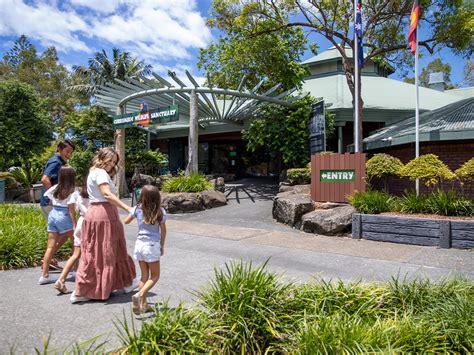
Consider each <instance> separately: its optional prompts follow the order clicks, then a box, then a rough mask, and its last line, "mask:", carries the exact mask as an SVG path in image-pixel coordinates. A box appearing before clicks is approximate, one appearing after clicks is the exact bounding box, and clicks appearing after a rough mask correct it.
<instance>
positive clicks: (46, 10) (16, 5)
mask: <svg viewBox="0 0 474 355" xmlns="http://www.w3.org/2000/svg"><path fill="white" fill-rule="evenodd" d="M0 18H1V19H2V21H1V22H0V35H1V36H5V35H6V36H11V35H21V34H25V35H26V36H27V37H30V38H34V39H36V40H38V41H40V43H41V44H42V45H44V46H51V45H53V46H55V47H56V48H57V49H58V50H62V51H67V50H76V51H85V52H89V48H88V46H87V45H86V43H85V42H84V41H82V40H80V39H79V37H78V35H79V34H80V33H81V32H85V31H86V30H87V28H88V25H87V24H86V22H85V21H84V20H83V19H81V18H80V17H79V16H78V15H77V14H76V13H74V12H70V11H62V12H61V11H60V10H59V9H58V8H57V7H56V6H54V5H49V4H46V3H41V4H38V5H36V6H35V5H27V4H25V3H23V1H19V0H17V1H15V0H2V1H1V2H0Z"/></svg>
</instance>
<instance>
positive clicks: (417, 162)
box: [400, 154, 456, 186]
mask: <svg viewBox="0 0 474 355" xmlns="http://www.w3.org/2000/svg"><path fill="white" fill-rule="evenodd" d="M400 176H404V177H408V178H409V179H410V180H416V179H420V180H421V181H423V183H424V184H425V185H426V186H435V185H438V184H440V185H442V183H443V181H446V180H452V179H454V178H455V177H456V175H454V173H453V172H452V171H451V170H450V169H449V168H448V167H447V166H446V165H445V164H444V163H443V162H442V161H441V160H440V159H439V158H438V156H437V155H434V154H425V155H420V156H419V157H418V158H415V159H413V160H410V161H409V162H408V163H407V164H406V165H405V166H404V167H402V168H401V169H400Z"/></svg>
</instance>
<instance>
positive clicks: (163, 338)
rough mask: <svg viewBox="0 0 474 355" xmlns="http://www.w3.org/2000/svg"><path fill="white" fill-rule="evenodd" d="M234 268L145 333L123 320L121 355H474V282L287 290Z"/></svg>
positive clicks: (160, 312) (395, 281)
mask: <svg viewBox="0 0 474 355" xmlns="http://www.w3.org/2000/svg"><path fill="white" fill-rule="evenodd" d="M265 265H266V264H264V265H263V266H261V267H257V268H254V267H252V265H251V264H249V263H244V262H242V261H241V262H233V263H230V264H226V265H225V267H224V268H223V269H222V270H218V269H216V270H215V277H214V279H213V280H212V281H211V282H210V284H209V285H208V286H207V287H205V288H204V289H202V290H201V291H198V292H195V293H194V295H195V296H197V306H194V307H192V308H189V309H186V308H184V306H182V305H178V306H177V307H176V308H169V307H168V306H167V305H164V306H163V307H162V308H159V309H156V312H155V315H154V317H151V318H149V319H148V320H145V321H144V322H143V323H142V326H141V329H140V330H138V329H135V327H134V326H133V323H132V325H130V324H129V323H127V321H123V322H122V323H121V325H120V327H119V328H121V329H119V330H120V336H121V339H122V341H123V347H122V348H121V349H119V351H118V352H120V353H128V354H143V353H167V352H178V353H186V352H190V353H202V352H206V353H225V354H227V353H237V352H238V353H251V354H254V353H255V354H261V353H272V352H276V353H298V354H300V353H304V354H319V353H331V354H341V353H367V352H377V353H425V352H437V353H471V352H472V350H473V349H474V338H473V336H472V334H474V322H473V319H474V282H473V281H472V280H469V279H467V278H462V277H454V278H445V279H439V280H437V281H436V282H434V281H430V280H429V279H425V278H419V279H413V280H408V279H401V278H399V277H394V278H392V279H391V280H390V281H388V282H380V283H363V282H360V281H359V282H343V281H341V280H332V281H331V280H321V279H319V280H318V279H316V280H315V281H311V282H309V283H303V284H296V283H288V282H285V281H284V280H283V279H281V278H279V277H277V276H276V275H275V274H273V273H271V272H268V271H267V270H265Z"/></svg>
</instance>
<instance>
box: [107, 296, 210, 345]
mask: <svg viewBox="0 0 474 355" xmlns="http://www.w3.org/2000/svg"><path fill="white" fill-rule="evenodd" d="M116 326H117V329H118V335H119V337H120V339H121V340H122V343H123V344H124V347H123V348H122V349H121V352H120V353H123V354H154V353H177V354H182V353H196V352H197V353H204V352H208V351H209V346H210V345H211V344H212V342H211V340H212V339H213V338H214V336H213V335H212V334H213V333H214V331H215V330H214V329H212V326H210V325H209V323H208V321H207V318H206V315H205V313H204V312H202V311H201V310H197V309H196V310H193V309H186V308H185V307H184V306H183V305H182V304H179V305H178V306H176V307H174V308H172V307H169V305H168V304H167V303H165V304H164V305H163V306H162V307H160V308H159V309H156V312H155V315H154V317H153V319H152V321H151V322H144V323H143V324H142V326H141V329H140V330H139V331H138V330H137V329H136V328H135V323H134V322H133V320H132V322H131V323H129V322H128V321H127V318H126V317H124V320H123V321H121V322H120V323H117V324H116Z"/></svg>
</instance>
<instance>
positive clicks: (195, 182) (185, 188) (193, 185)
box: [161, 174, 213, 192]
mask: <svg viewBox="0 0 474 355" xmlns="http://www.w3.org/2000/svg"><path fill="white" fill-rule="evenodd" d="M212 188H213V186H212V184H211V183H210V182H209V181H207V179H206V177H205V176H203V175H199V174H194V175H189V176H176V177H173V178H171V179H169V180H166V181H165V182H164V183H163V185H162V186H161V189H162V190H163V191H165V192H202V191H205V190H210V189H212Z"/></svg>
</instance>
